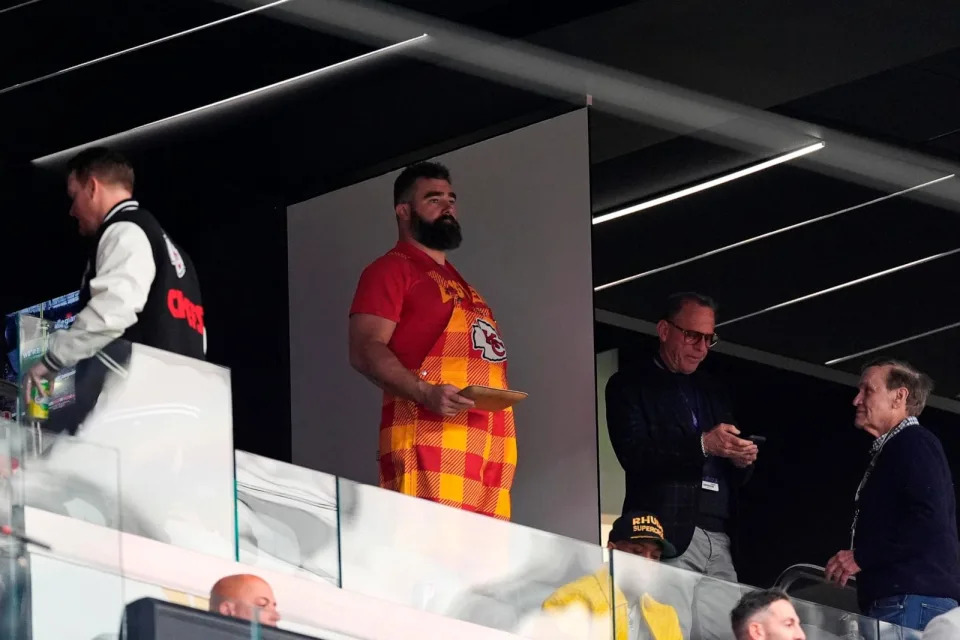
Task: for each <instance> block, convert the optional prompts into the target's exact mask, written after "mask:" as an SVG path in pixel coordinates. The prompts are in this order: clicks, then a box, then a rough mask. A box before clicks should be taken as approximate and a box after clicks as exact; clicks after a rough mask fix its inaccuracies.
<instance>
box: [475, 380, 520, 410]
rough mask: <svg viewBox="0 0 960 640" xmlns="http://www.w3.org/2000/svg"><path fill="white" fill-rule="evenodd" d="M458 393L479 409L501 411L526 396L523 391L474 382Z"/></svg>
mask: <svg viewBox="0 0 960 640" xmlns="http://www.w3.org/2000/svg"><path fill="white" fill-rule="evenodd" d="M460 395H462V396H463V397H464V398H468V399H470V400H473V402H474V405H475V406H474V408H475V409H480V410H481V411H502V410H504V409H506V408H507V407H512V406H513V405H515V404H517V403H518V402H520V401H521V400H523V399H524V398H526V397H527V394H525V393H524V392H523V391H510V390H509V389H494V388H493V387H483V386H481V385H478V384H475V385H471V386H469V387H467V388H465V389H461V390H460Z"/></svg>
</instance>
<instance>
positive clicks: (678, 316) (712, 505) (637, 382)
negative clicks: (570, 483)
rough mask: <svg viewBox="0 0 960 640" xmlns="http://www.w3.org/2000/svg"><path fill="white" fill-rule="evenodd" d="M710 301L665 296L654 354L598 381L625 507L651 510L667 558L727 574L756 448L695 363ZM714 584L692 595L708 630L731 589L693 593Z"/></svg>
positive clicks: (710, 332) (711, 318) (701, 354)
mask: <svg viewBox="0 0 960 640" xmlns="http://www.w3.org/2000/svg"><path fill="white" fill-rule="evenodd" d="M716 308H717V306H716V303H715V302H714V301H713V300H712V299H710V298H708V297H706V296H703V295H700V294H696V293H679V294H674V295H673V296H671V297H670V298H669V299H668V301H667V309H666V313H665V314H664V316H663V319H661V320H660V322H659V323H658V324H657V334H658V336H659V339H660V349H659V352H658V353H657V354H656V355H652V356H651V357H650V358H649V359H646V360H643V361H641V362H640V363H639V364H638V365H637V366H635V367H633V368H631V369H628V370H624V371H620V372H618V373H616V374H614V376H613V377H612V378H611V379H610V382H609V383H608V384H607V388H606V401H607V428H608V429H609V431H610V440H611V442H612V444H613V448H614V451H615V452H616V454H617V459H618V460H619V461H620V464H621V465H622V466H623V468H624V471H625V472H626V498H625V500H624V505H623V509H624V512H625V513H626V512H628V511H634V510H646V511H652V512H654V513H657V514H659V515H660V520H661V522H662V523H663V526H664V529H665V532H666V536H667V538H668V539H669V540H671V541H673V543H674V545H675V546H676V548H677V552H678V553H679V554H680V556H679V557H678V558H676V559H674V560H672V561H670V563H669V564H673V565H674V566H679V567H681V568H684V569H688V570H690V571H696V572H698V573H702V574H704V575H707V576H711V577H714V578H719V579H721V580H726V581H729V582H736V581H737V574H736V571H735V569H734V567H733V559H732V556H731V549H730V547H731V545H730V538H729V533H730V526H729V521H730V518H731V516H732V514H733V513H734V512H735V508H734V503H735V501H736V490H737V487H738V486H739V485H741V484H742V483H743V482H744V481H745V480H746V478H747V473H748V470H749V468H750V465H752V464H753V462H754V461H755V460H756V457H757V446H756V445H755V444H754V443H753V442H751V441H750V440H747V439H744V438H739V437H737V436H738V435H739V434H740V431H739V430H738V429H737V427H736V426H734V424H733V422H734V420H733V416H732V413H731V411H730V403H729V401H728V399H727V397H726V395H725V394H724V393H723V390H722V389H721V387H720V386H719V385H718V384H717V383H716V381H714V380H713V379H712V378H710V377H709V376H708V375H706V374H704V373H703V372H700V371H698V368H699V366H700V363H701V362H703V360H704V358H706V356H707V353H708V352H709V349H710V347H712V346H713V345H714V344H716V341H717V337H716V334H715V333H714V327H715V323H716ZM714 586H717V584H716V583H715V581H712V580H711V581H707V583H706V584H703V585H699V586H698V587H697V589H698V592H697V594H696V598H695V600H696V602H697V609H698V614H697V616H696V618H697V619H698V620H699V623H700V627H701V628H703V629H704V633H705V634H706V635H707V636H709V635H710V634H708V633H706V630H707V629H709V628H713V629H721V628H723V627H725V626H726V622H725V621H726V618H727V615H728V614H729V611H730V609H731V608H732V607H733V604H735V603H736V600H737V598H738V597H739V595H738V594H732V596H730V597H732V602H730V603H727V602H726V600H727V599H728V598H727V597H721V598H711V597H706V596H705V594H704V593H701V590H702V589H703V588H705V587H714ZM678 596H679V594H678ZM692 597H693V596H692V594H684V598H685V599H688V600H689V599H690V598H692ZM680 615H681V624H682V625H683V626H684V627H687V626H688V624H692V623H690V622H689V620H684V611H680ZM685 623H687V624H685Z"/></svg>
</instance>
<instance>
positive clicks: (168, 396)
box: [0, 316, 911, 640]
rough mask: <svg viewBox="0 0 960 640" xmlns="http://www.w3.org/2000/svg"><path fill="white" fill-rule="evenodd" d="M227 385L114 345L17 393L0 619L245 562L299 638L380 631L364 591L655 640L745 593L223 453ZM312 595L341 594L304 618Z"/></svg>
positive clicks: (85, 607)
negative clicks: (313, 632) (29, 391)
mask: <svg viewBox="0 0 960 640" xmlns="http://www.w3.org/2000/svg"><path fill="white" fill-rule="evenodd" d="M46 323H47V321H45V320H43V319H42V318H36V317H30V316H23V317H21V318H20V323H19V327H20V354H21V358H20V376H21V392H24V391H25V390H26V388H27V385H26V384H23V381H24V376H25V375H26V376H27V377H29V375H28V374H27V373H26V372H29V371H31V367H33V366H34V364H35V363H36V362H38V361H39V359H40V358H41V357H42V355H43V353H44V352H45V351H46V350H47V349H49V348H50V343H51V340H52V338H51V331H50V329H51V327H49V326H48V325H47V324H46ZM86 338H89V339H93V340H95V339H96V337H95V336H87V337H86ZM91 368H94V369H96V371H97V372H96V373H95V374H91ZM98 376H99V377H98ZM91 380H92V383H91ZM30 386H33V387H34V388H36V381H34V380H31V385H30ZM230 393H231V392H230V380H229V371H227V370H224V369H222V368H220V367H216V366H214V365H210V364H208V363H205V362H201V361H196V360H192V359H189V358H184V357H182V356H178V355H174V354H171V353H167V352H163V351H158V350H156V349H152V348H149V347H144V346H141V345H137V344H130V343H126V342H123V341H112V342H110V343H109V345H108V346H106V347H104V348H103V349H102V350H101V351H99V352H98V353H97V354H96V355H95V356H94V357H93V358H90V359H88V360H87V361H84V363H81V365H79V366H78V367H76V368H73V369H65V370H64V371H62V372H60V373H59V374H58V375H57V376H56V377H55V378H54V379H53V382H52V388H44V395H45V396H46V397H45V398H44V400H46V402H37V400H38V398H37V397H36V395H35V394H33V395H32V396H30V397H27V396H26V394H24V397H22V398H21V400H22V401H23V402H22V406H21V408H20V411H19V416H18V417H19V420H20V424H19V425H15V424H13V423H9V424H7V425H6V426H5V427H4V428H3V429H2V436H0V437H2V442H3V450H2V451H0V454H2V455H0V480H2V481H3V482H4V484H3V492H2V497H0V499H2V500H3V504H2V505H0V514H2V516H3V518H4V521H5V523H6V525H7V526H9V527H10V529H9V531H10V532H11V533H15V534H17V536H20V537H16V536H14V537H10V536H7V537H6V538H0V540H3V543H4V544H5V545H6V546H5V547H2V549H0V550H2V551H4V552H5V553H3V554H2V555H0V563H3V567H2V571H3V573H4V576H3V577H4V580H5V583H9V584H10V585H12V586H13V588H11V589H8V590H6V591H5V593H4V616H3V619H2V620H0V624H4V625H8V626H10V625H14V624H16V625H20V626H21V627H22V626H23V625H25V624H26V625H28V626H30V627H32V628H33V631H34V635H33V637H34V638H47V637H49V638H54V637H66V636H63V635H62V634H63V633H66V632H65V631H64V629H65V628H66V627H64V626H63V625H64V624H65V623H64V621H63V618H65V617H66V618H69V616H62V617H57V616H49V615H48V613H49V612H50V611H51V610H55V609H56V603H57V602H59V601H62V600H64V599H70V600H71V602H74V603H76V605H75V606H76V609H77V611H76V616H85V619H86V620H88V621H89V625H88V626H84V625H80V624H79V623H78V626H77V628H78V629H80V628H82V629H83V634H87V632H88V631H89V632H90V635H84V636H83V637H96V635H97V634H106V633H109V632H111V631H110V629H114V628H115V626H116V624H117V620H119V617H120V615H121V613H122V609H123V606H124V604H125V603H129V602H132V601H133V600H135V599H138V598H142V597H153V598H156V599H158V600H161V601H168V602H174V603H180V604H182V605H185V606H188V607H193V608H203V607H205V606H208V603H206V602H205V601H204V600H203V598H205V597H206V596H205V595H204V594H206V593H208V591H209V589H210V586H211V584H212V583H213V582H214V581H215V580H216V579H218V577H220V576H222V575H229V574H231V573H234V574H235V573H238V572H243V573H255V574H257V575H259V576H262V577H264V579H265V580H267V581H268V582H269V583H270V584H271V585H273V587H274V589H275V590H277V591H278V594H279V593H283V594H284V595H283V598H282V599H281V598H280V596H279V595H278V600H283V602H284V604H283V606H282V607H281V610H282V611H283V617H284V619H285V620H287V621H288V624H289V625H290V630H292V631H293V630H296V631H297V632H298V633H306V634H307V635H310V633H309V629H311V628H312V629H324V632H325V633H327V635H329V634H330V633H339V634H343V636H342V637H378V634H379V633H380V631H382V630H383V629H381V628H380V627H376V626H373V627H371V626H369V625H371V624H372V622H371V620H369V619H367V617H368V614H367V613H366V610H365V609H363V608H362V607H361V608H356V609H352V610H351V609H350V608H349V606H348V600H350V598H361V599H362V600H363V601H364V602H370V603H377V604H376V606H377V607H380V608H383V607H388V608H389V607H393V608H395V610H396V611H398V612H404V613H403V615H406V616H409V615H411V614H410V613H409V612H411V611H413V612H417V613H416V614H414V615H415V616H421V617H420V618H416V619H417V620H418V622H417V623H416V624H418V625H421V626H422V625H424V624H427V625H434V626H436V625H444V624H453V623H454V622H456V623H457V624H460V625H464V626H463V627H462V629H467V630H473V632H475V633H481V631H479V630H482V633H486V634H494V635H497V634H503V635H504V636H506V637H510V636H519V637H526V638H557V637H570V638H583V637H588V638H610V639H612V640H620V639H621V638H624V637H644V636H643V635H642V634H643V633H646V634H648V635H649V634H651V633H653V634H654V635H656V636H657V637H660V636H661V635H662V634H663V633H664V631H663V628H662V626H663V625H666V626H667V628H669V629H674V628H675V629H674V630H676V631H677V633H678V634H679V636H680V637H683V638H699V637H708V636H709V635H710V633H716V634H720V636H724V635H726V634H728V632H729V626H730V621H729V615H730V610H731V609H732V608H733V606H734V605H735V604H736V602H737V601H738V600H739V598H740V597H741V596H742V594H743V593H746V592H747V591H749V590H750V589H751V587H745V586H743V585H736V584H730V583H725V582H723V581H719V580H715V579H712V578H704V577H702V576H700V575H698V574H693V573H689V572H686V571H683V570H680V569H676V568H673V567H670V566H668V565H666V564H662V563H660V564H657V563H653V562H650V561H647V560H644V559H643V558H639V557H635V556H630V555H628V554H624V553H621V552H615V553H613V557H612V558H609V557H608V555H609V554H608V552H607V551H606V549H605V548H604V547H602V546H600V545H596V544H591V543H586V542H581V541H577V540H573V539H570V538H565V537H562V536H558V535H554V534H551V533H547V532H544V531H539V530H535V529H531V528H528V527H524V526H520V525H516V524H512V523H509V522H504V521H500V520H496V519H492V518H487V517H483V516H479V515H476V514H471V513H467V512H464V511H460V510H455V509H451V508H448V507H445V506H442V505H439V504H436V503H433V502H429V501H425V500H419V499H415V498H411V497H408V496H403V495H400V494H397V493H394V492H390V491H385V490H382V489H380V488H377V487H373V486H368V485H363V484H360V483H357V482H354V481H351V480H347V479H343V478H338V477H335V476H332V475H329V474H325V473H321V472H317V471H314V470H310V469H306V468H303V467H297V466H294V465H290V464H286V463H281V462H277V461H275V460H270V459H267V458H263V457H261V456H257V455H254V454H251V453H247V452H242V451H238V452H235V454H233V455H232V454H231V452H232V438H231V431H232V423H231V395H230ZM237 560H239V562H240V563H241V564H239V565H238V564H236V561H237ZM218 563H219V564H218ZM155 585H165V588H163V589H158V588H155ZM318 590H319V591H318ZM330 590H333V591H330ZM78 593H80V594H81V595H79V596H78V595H77V594H78ZM71 594H72V595H71ZM100 594H102V597H101V595H100ZM306 594H313V595H312V596H309V597H307V595H306ZM331 594H335V597H334V596H332V595H331ZM347 595H349V598H347ZM318 598H319V600H318ZM344 598H347V599H344ZM320 601H326V602H330V603H336V604H330V605H329V609H327V610H326V613H325V614H324V615H323V616H321V617H319V618H318V611H319V609H318V606H320V605H318V604H317V602H320ZM71 606H73V605H71ZM253 606H255V605H253ZM371 606H373V605H371ZM795 606H796V608H797V611H798V613H799V615H800V619H801V621H802V623H803V625H804V629H805V631H806V632H807V636H808V637H810V638H818V637H823V638H829V637H843V638H849V639H852V638H864V639H866V640H872V639H874V638H881V637H883V638H886V637H894V636H896V637H905V638H909V637H911V634H910V633H909V632H908V631H905V630H900V629H897V628H894V627H887V626H886V625H881V624H880V623H878V622H877V621H875V620H871V619H868V618H865V617H863V616H860V615H857V614H855V613H850V612H844V611H841V610H839V609H832V608H830V607H825V606H822V605H816V604H813V603H808V602H803V601H800V600H797V601H796V605H795ZM321 609H322V607H321ZM398 615H399V614H398ZM334 619H336V620H340V622H338V623H337V625H334V626H333V627H331V628H330V629H326V627H329V626H330V625H329V624H327V625H326V627H325V625H324V624H323V623H324V622H325V621H326V622H329V621H330V620H334ZM411 620H412V618H411ZM411 624H412V623H411ZM298 625H299V626H298ZM364 625H367V626H364ZM457 629H458V631H457V632H456V634H457V635H461V636H462V635H463V634H464V633H467V634H468V635H469V633H468V632H467V631H463V630H460V629H461V628H460V627H457ZM655 629H659V631H658V632H656V633H654V631H655ZM305 630H306V631H305ZM378 630H379V631H378ZM708 632H709V633H708ZM625 633H626V634H627V635H626V636H624V634H625ZM637 634H641V635H640V636H637ZM890 634H893V636H891V635H890ZM77 637H80V636H77ZM251 637H253V636H251ZM317 637H327V636H324V635H322V634H321V635H318V636H317ZM669 637H674V636H669Z"/></svg>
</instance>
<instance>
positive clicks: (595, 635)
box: [543, 567, 630, 640]
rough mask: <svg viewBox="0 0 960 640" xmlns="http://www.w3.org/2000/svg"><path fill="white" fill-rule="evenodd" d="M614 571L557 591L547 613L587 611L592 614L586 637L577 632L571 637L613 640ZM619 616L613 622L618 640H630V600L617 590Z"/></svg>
mask: <svg viewBox="0 0 960 640" xmlns="http://www.w3.org/2000/svg"><path fill="white" fill-rule="evenodd" d="M611 582H612V581H611V579H610V571H609V569H607V568H606V567H604V568H603V569H600V570H599V571H597V572H596V573H594V574H591V575H588V576H583V577H582V578H580V579H579V580H575V581H573V582H571V583H570V584H567V585H564V586H562V587H560V588H559V589H557V590H556V591H554V592H553V593H552V594H551V595H550V597H549V598H547V599H546V600H545V601H544V603H543V610H544V611H545V612H547V613H550V614H561V613H563V612H564V611H569V610H571V609H572V608H573V607H578V606H579V607H583V608H585V609H586V611H587V613H588V614H589V619H590V625H589V627H590V628H589V631H587V632H586V633H579V632H576V633H575V632H573V630H570V631H571V633H570V636H571V637H581V638H587V639H589V640H600V639H601V638H610V631H611V628H612V627H611V621H610V599H611V598H610V592H611V590H612V584H611ZM616 591H617V596H616V597H617V614H616V616H614V619H613V625H615V626H614V627H613V630H614V633H615V635H614V638H615V640H629V635H630V633H629V625H628V622H627V620H628V611H627V598H626V596H624V595H623V592H622V591H620V589H617V590H616Z"/></svg>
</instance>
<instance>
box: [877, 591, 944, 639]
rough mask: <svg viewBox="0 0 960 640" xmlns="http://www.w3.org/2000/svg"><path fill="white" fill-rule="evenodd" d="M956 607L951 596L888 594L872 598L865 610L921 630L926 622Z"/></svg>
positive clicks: (881, 618)
mask: <svg viewBox="0 0 960 640" xmlns="http://www.w3.org/2000/svg"><path fill="white" fill-rule="evenodd" d="M956 607H957V601H956V600H953V599H952V598H932V597H930V596H914V595H905V596H890V597H889V598H880V599H879V600H874V601H873V604H871V605H870V609H868V610H867V615H868V616H869V617H871V618H876V619H877V620H880V621H882V622H889V623H891V624H895V625H899V626H901V627H906V628H907V629H916V630H917V631H923V630H924V629H925V628H926V626H927V623H928V622H930V621H931V620H933V619H934V618H936V617H937V616H938V615H940V614H941V613H946V612H947V611H950V610H951V609H954V608H956Z"/></svg>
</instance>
